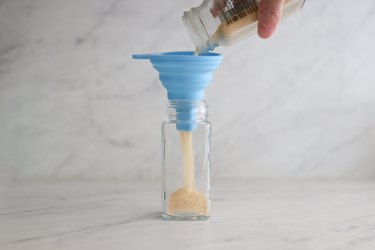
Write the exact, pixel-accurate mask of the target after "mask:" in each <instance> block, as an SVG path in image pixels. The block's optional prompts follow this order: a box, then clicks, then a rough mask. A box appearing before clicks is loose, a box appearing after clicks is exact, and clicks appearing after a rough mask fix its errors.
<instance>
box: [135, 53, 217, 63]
mask: <svg viewBox="0 0 375 250" xmlns="http://www.w3.org/2000/svg"><path fill="white" fill-rule="evenodd" d="M133 58H134V59H150V60H170V59H172V60H192V61H207V60H209V61H218V60H221V59H222V58H223V56H222V55H221V54H219V53H215V52H208V53H203V54H199V55H198V56H194V51H169V52H160V53H150V54H135V55H133Z"/></svg>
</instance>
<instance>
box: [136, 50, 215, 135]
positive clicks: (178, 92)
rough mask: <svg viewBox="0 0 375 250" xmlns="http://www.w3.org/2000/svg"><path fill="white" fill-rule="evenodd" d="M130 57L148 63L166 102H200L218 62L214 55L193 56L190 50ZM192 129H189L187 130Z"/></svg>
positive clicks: (192, 127)
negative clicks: (147, 61) (161, 88)
mask: <svg viewBox="0 0 375 250" xmlns="http://www.w3.org/2000/svg"><path fill="white" fill-rule="evenodd" d="M133 58H134V59H147V60H150V61H151V63H152V65H153V66H154V68H155V69H156V70H157V71H158V72H159V79H160V81H161V83H162V85H163V86H164V88H165V89H166V90H167V97H168V99H169V100H203V99H204V96H205V89H206V87H207V86H208V85H209V84H210V82H211V80H212V73H213V71H214V70H215V69H217V68H218V67H219V65H220V63H221V61H222V56H221V55H220V54H218V53H206V54H200V55H199V56H194V52H193V51H181V52H166V53H150V54H135V55H133ZM186 108H188V109H189V108H190V107H186ZM191 120H192V121H193V117H192V119H191ZM177 129H179V128H177ZM193 129H194V126H190V129H189V130H193ZM179 130H180V129H179Z"/></svg>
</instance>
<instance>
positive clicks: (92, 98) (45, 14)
mask: <svg viewBox="0 0 375 250" xmlns="http://www.w3.org/2000/svg"><path fill="white" fill-rule="evenodd" d="M199 2H200V1H196V0H194V1H188V0H180V1H175V0H163V1H121V0H112V1H109V0H108V1H104V0H74V1H73V0H53V1H51V0H0V176H1V177H0V179H5V178H14V179H27V178H57V179H65V178H84V179H100V178H103V179H111V178H118V179H157V178H158V177H159V175H160V163H159V162H160V123H161V121H162V119H163V112H164V106H165V93H164V90H163V89H162V87H161V86H160V84H159V82H158V75H157V74H156V72H155V71H154V70H153V69H152V67H151V65H150V64H148V63H147V62H146V61H134V60H132V59H131V54H132V53H136V52H159V51H173V50H191V49H193V47H192V44H191V43H190V40H189V38H188V35H187V33H186V31H185V28H184V27H183V25H182V22H181V15H182V12H183V11H184V10H186V9H188V8H190V7H191V6H194V5H197V4H198V3H199ZM374 24H375V2H374V1H373V0H361V1H360V4H359V3H354V2H353V1H349V0H331V1H325V0H310V1H307V3H306V5H305V7H304V9H303V10H302V11H301V12H300V13H298V14H297V15H295V16H293V17H290V18H288V19H287V20H285V21H284V22H283V23H282V25H281V26H280V27H279V29H278V30H277V32H276V34H275V35H274V36H273V37H272V39H270V40H267V41H264V40H261V39H259V38H257V37H255V36H254V37H252V38H249V39H248V40H246V41H244V42H242V43H240V44H238V45H236V46H232V47H227V48H220V49H219V50H218V51H219V52H220V53H222V54H223V55H224V56H225V59H224V62H223V64H222V65H221V68H220V69H219V70H218V71H217V72H216V73H215V76H214V81H213V83H212V85H211V86H210V87H209V89H208V92H207V101H208V103H209V105H210V120H211V122H212V124H213V138H212V142H213V161H212V162H213V176H214V178H247V177H254V178H296V177H297V178H335V179H337V178H346V179H348V178H355V179H362V178H374V177H375V25H374Z"/></svg>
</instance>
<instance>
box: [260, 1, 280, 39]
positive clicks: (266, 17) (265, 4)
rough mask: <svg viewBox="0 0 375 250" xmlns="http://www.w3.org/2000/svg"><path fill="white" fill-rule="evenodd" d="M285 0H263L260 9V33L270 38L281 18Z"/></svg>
mask: <svg viewBox="0 0 375 250" xmlns="http://www.w3.org/2000/svg"><path fill="white" fill-rule="evenodd" d="M284 2H285V0H262V1H261V2H260V3H259V10H258V35H259V36H260V37H261V38H269V37H270V36H271V35H272V34H273V32H274V31H275V28H276V26H277V24H278V22H279V20H280V18H281V14H282V10H283V5H284Z"/></svg>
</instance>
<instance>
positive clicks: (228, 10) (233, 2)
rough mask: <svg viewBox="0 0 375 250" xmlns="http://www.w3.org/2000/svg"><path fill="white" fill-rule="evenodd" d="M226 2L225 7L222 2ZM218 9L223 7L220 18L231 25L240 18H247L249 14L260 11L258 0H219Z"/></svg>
mask: <svg viewBox="0 0 375 250" xmlns="http://www.w3.org/2000/svg"><path fill="white" fill-rule="evenodd" d="M223 2H226V5H225V8H223V7H222V6H223V5H222V4H223ZM215 7H216V8H217V9H222V10H223V11H222V12H221V13H220V15H219V18H220V21H221V22H222V23H224V22H225V23H226V24H227V25H231V24H233V23H235V22H237V21H238V20H240V19H242V18H245V17H246V16H248V15H252V14H253V13H255V12H258V1H257V0H227V1H217V2H216V6H215Z"/></svg>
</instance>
